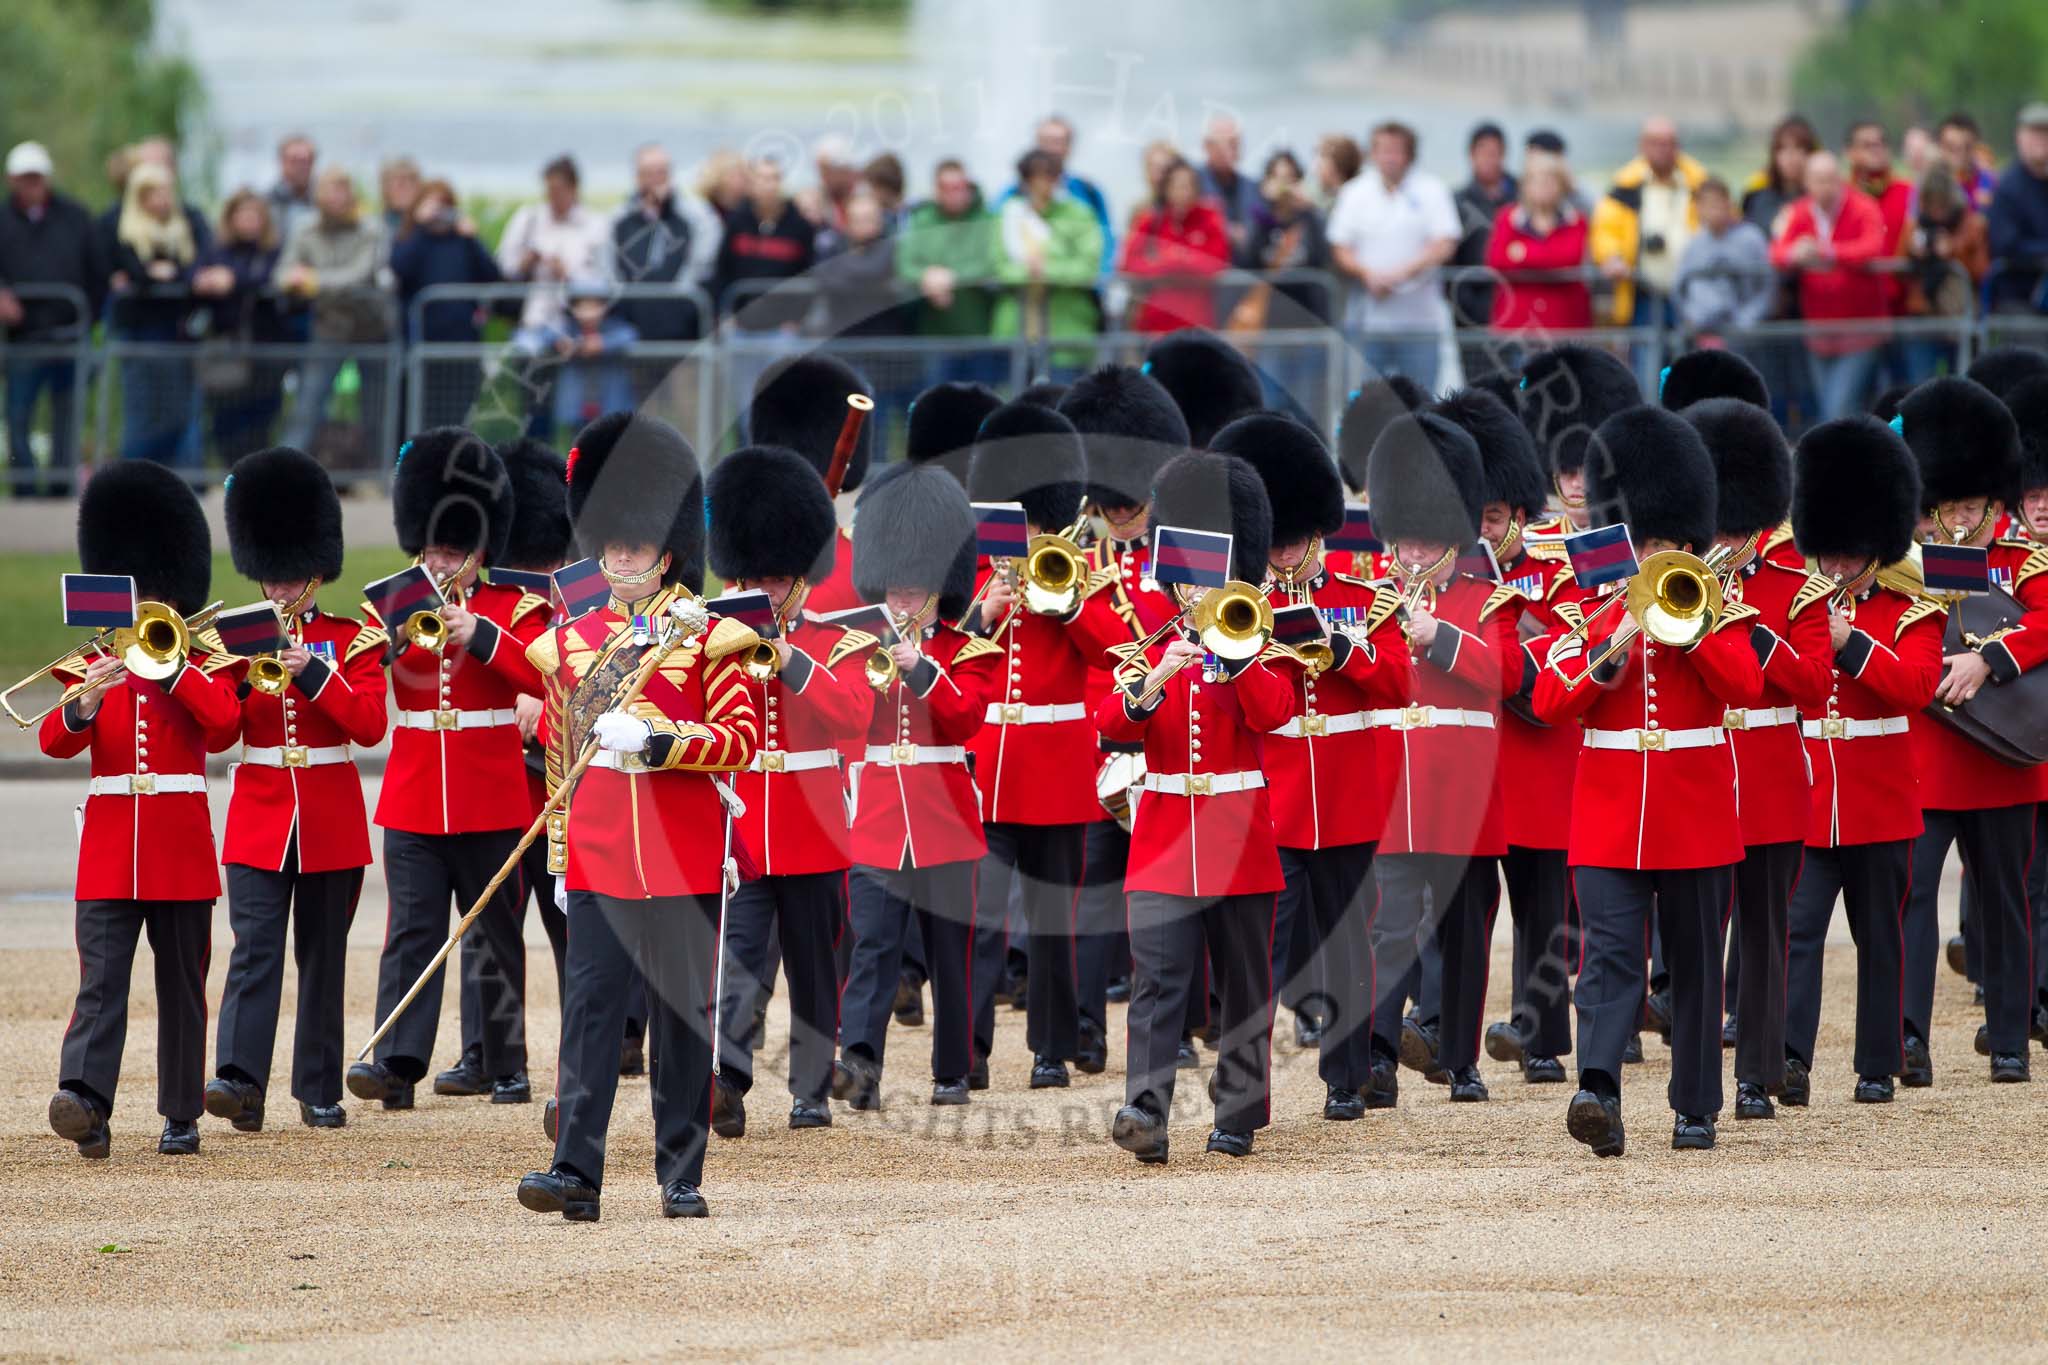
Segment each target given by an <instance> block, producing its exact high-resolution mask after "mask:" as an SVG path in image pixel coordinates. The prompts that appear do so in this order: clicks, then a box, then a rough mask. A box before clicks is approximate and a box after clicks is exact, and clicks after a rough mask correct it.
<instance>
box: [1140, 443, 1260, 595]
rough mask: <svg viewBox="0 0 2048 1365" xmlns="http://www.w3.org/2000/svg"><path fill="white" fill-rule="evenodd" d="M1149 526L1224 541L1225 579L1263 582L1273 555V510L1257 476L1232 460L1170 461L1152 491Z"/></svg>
mask: <svg viewBox="0 0 2048 1365" xmlns="http://www.w3.org/2000/svg"><path fill="white" fill-rule="evenodd" d="M1152 525H1153V526H1154V527H1160V526H1179V527H1182V528H1184V529H1186V530H1190V531H1213V532H1215V533H1216V534H1218V535H1227V536H1229V537H1230V538H1231V540H1230V576H1231V577H1232V578H1235V579H1237V580H1238V581H1239V582H1241V583H1258V582H1261V581H1263V580H1264V578H1265V577H1266V561H1267V560H1268V559H1269V558H1270V557H1271V555H1272V553H1273V507H1272V504H1271V503H1270V502H1268V501H1267V500H1266V484H1265V481H1264V480H1263V479H1261V478H1260V477H1259V472H1258V471H1257V470H1256V469H1253V468H1252V467H1251V465H1249V464H1247V463H1246V462H1245V461H1243V460H1241V459H1239V458H1238V457H1237V456H1235V455H1225V454H1222V453H1220V452H1217V451H1209V450H1191V451H1188V452H1187V453H1186V454H1184V455H1176V456H1175V457H1174V458H1173V459H1171V460H1168V461H1167V462H1166V466H1165V468H1163V469H1161V470H1160V471H1159V479H1158V481H1157V482H1156V483H1154V484H1153V485H1152Z"/></svg>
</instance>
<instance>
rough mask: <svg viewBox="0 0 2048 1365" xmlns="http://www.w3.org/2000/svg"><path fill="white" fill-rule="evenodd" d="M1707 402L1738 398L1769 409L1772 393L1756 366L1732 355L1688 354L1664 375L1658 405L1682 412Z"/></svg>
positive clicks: (1675, 361) (1708, 352)
mask: <svg viewBox="0 0 2048 1365" xmlns="http://www.w3.org/2000/svg"><path fill="white" fill-rule="evenodd" d="M1709 398H1739V399H1741V400H1742V401H1743V402H1745V403H1748V404H1749V405H1751V406H1752V407H1759V408H1764V409H1767V410H1768V409H1769V408H1770V406H1771V391H1770V388H1769V387H1768V386H1767V385H1766V384H1765V383H1764V377H1763V376H1762V375H1760V374H1758V373H1757V371H1756V366H1754V365H1752V364H1750V363H1749V362H1748V361H1747V360H1744V359H1743V358H1742V357H1741V356H1739V355H1737V354H1735V352H1733V351H1723V350H1707V349H1701V350H1697V351H1687V352H1686V353H1685V354H1684V355H1682V356H1680V357H1678V359H1676V360H1674V361H1672V362H1671V364H1670V365H1669V367H1667V368H1666V369H1665V371H1664V382H1663V385H1662V387H1661V388H1659V389H1658V391H1657V401H1658V402H1660V403H1662V404H1663V405H1664V406H1665V407H1667V408H1669V409H1671V410H1672V411H1673V412H1683V411H1685V410H1686V409H1687V408H1689V407H1691V406H1692V405H1693V404H1694V403H1698V402H1703V401H1704V400H1706V399H1709Z"/></svg>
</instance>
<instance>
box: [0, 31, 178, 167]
mask: <svg viewBox="0 0 2048 1365" xmlns="http://www.w3.org/2000/svg"><path fill="white" fill-rule="evenodd" d="M153 11H154V5H153V4H152V3H151V0H0V52H4V53H5V54H6V60H7V69H8V73H9V76H8V79H7V80H5V81H0V146H7V147H11V146H13V145H14V144H15V143H17V142H20V141H23V140H25V139H31V138H32V139H34V140H35V141H37V142H40V143H42V144H43V145H44V146H46V147H48V148H49V149H50V156H51V158H52V159H53V160H55V161H56V163H57V178H58V180H59V182H60V183H61V184H62V185H63V186H64V188H65V189H66V191H67V192H69V193H71V194H75V195H77V196H79V197H80V198H83V199H85V200H86V201H87V202H89V203H93V204H100V203H104V202H106V201H107V200H108V198H109V196H110V193H111V192H110V191H109V189H108V187H107V182H106V177H105V176H104V175H103V174H102V168H103V167H104V165H105V163H106V158H107V154H108V153H109V152H111V151H113V150H114V149H115V148H116V147H120V146H123V145H125V144H127V143H130V142H134V141H136V140H137V139H140V138H144V137H148V136H150V135H152V134H163V135H166V136H169V137H173V138H176V137H180V136H181V135H183V134H186V133H189V132H192V131H195V130H196V127H197V120H198V117H199V114H200V110H201V108H202V106H203V102H204V97H203V91H202V89H201V86H200V81H199V76H198V73H197V72H196V71H195V70H194V69H193V67H192V65H191V63H190V62H187V61H186V60H185V59H184V58H182V57H177V56H170V55H165V54H163V53H160V52H157V51H156V50H155V49H154V48H153V47H152V45H151V41H150V39H151V33H152V29H153V25H154V14H153Z"/></svg>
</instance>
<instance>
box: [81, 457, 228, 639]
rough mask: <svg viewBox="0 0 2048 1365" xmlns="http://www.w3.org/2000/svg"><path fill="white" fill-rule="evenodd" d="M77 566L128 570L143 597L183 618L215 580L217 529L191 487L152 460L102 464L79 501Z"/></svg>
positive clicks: (203, 601)
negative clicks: (209, 526)
mask: <svg viewBox="0 0 2048 1365" xmlns="http://www.w3.org/2000/svg"><path fill="white" fill-rule="evenodd" d="M78 567H79V569H80V570H81V571H82V572H84V573H93V574H125V575H127V576H128V577H130V578H133V579H134V580H135V590H136V592H137V593H138V594H140V595H141V596H142V598H143V599H144V600H145V601H152V602H164V603H168V604H169V605H170V606H172V607H174V608H176V609H177V611H178V613H179V614H180V615H183V616H190V615H191V614H192V613H194V612H196V611H198V610H199V609H200V608H202V607H204V606H205V605H206V600H207V599H206V595H207V591H208V590H209V589H210V588H212V586H213V533H212V532H211V531H209V530H208V529H207V526H206V512H205V510H204V509H203V508H201V507H200V505H199V498H198V497H197V495H195V494H194V493H193V492H192V485H190V484H188V483H186V482H185V481H184V480H183V479H182V478H180V477H178V475H176V474H174V473H172V472H171V470H170V469H169V467H168V466H165V465H160V464H157V463H155V462H153V461H150V460H124V461H122V462H121V463H119V464H110V465H103V466H101V467H100V468H99V469H97V470H95V471H94V472H93V476H92V478H91V479H89V480H87V481H86V485H85V492H84V493H83V494H81V495H80V496H79V499H78Z"/></svg>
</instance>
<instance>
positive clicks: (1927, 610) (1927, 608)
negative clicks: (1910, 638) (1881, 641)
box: [1892, 597, 1948, 644]
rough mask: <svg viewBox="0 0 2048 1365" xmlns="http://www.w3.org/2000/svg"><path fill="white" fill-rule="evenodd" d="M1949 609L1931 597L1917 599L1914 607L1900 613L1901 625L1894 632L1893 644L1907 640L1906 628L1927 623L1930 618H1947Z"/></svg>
mask: <svg viewBox="0 0 2048 1365" xmlns="http://www.w3.org/2000/svg"><path fill="white" fill-rule="evenodd" d="M1947 614H1948V608H1946V607H1944V606H1942V604H1941V603H1939V602H1937V601H1935V600H1934V599H1933V598H1931V597H1920V598H1915V599H1914V601H1913V605H1912V606H1910V607H1907V608H1906V609H1905V610H1904V611H1902V612H1900V613H1899V624H1898V626H1897V627H1896V628H1895V629H1894V630H1893V631H1892V643H1893V644H1897V643H1898V642H1899V641H1900V640H1903V639H1905V638H1906V628H1907V627H1908V626H1910V625H1913V624H1914V623H1915V622H1919V621H1925V620H1926V619H1927V618H1928V617H1930V616H1945V615H1947Z"/></svg>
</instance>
